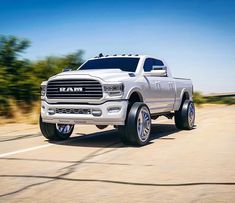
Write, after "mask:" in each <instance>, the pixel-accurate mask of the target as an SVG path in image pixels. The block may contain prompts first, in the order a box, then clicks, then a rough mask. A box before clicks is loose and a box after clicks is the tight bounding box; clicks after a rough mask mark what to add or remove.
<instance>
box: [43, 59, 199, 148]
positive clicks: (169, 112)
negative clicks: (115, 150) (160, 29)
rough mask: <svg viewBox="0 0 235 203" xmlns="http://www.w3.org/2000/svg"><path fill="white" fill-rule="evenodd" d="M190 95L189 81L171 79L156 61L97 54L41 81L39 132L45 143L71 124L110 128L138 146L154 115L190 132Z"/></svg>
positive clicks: (144, 141) (66, 131)
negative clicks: (73, 67)
mask: <svg viewBox="0 0 235 203" xmlns="http://www.w3.org/2000/svg"><path fill="white" fill-rule="evenodd" d="M192 92H193V86H192V82H191V80H190V79H184V78H173V77H172V74H171V70H170V68H169V67H168V66H167V64H166V63H165V62H164V61H163V60H161V59H158V58H155V57H151V56H147V55H112V56H103V55H99V56H98V57H94V58H91V59H89V60H88V61H86V62H85V63H83V64H82V65H81V66H80V67H79V68H78V69H77V70H73V71H72V70H67V71H65V72H62V73H59V74H57V75H55V76H52V77H51V78H49V79H48V81H44V82H42V84H41V114H40V129H41V132H42V134H43V135H44V136H45V137H46V138H47V139H49V140H64V139H68V138H69V137H70V135H71V134H72V132H73V129H74V125H75V124H82V125H84V124H89V125H96V126H97V127H98V128H100V129H103V128H105V127H106V126H108V125H113V126H115V128H117V129H118V131H119V134H120V138H121V140H122V142H123V143H125V144H131V145H139V146H142V145H145V144H147V143H148V142H149V140H150V133H151V120H152V119H157V118H158V117H159V116H166V117H167V118H173V117H174V119H175V124H176V127H177V128H179V129H185V130H190V129H192V128H193V126H194V121H195V108H194V103H193V97H192Z"/></svg>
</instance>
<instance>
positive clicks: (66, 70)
mask: <svg viewBox="0 0 235 203" xmlns="http://www.w3.org/2000/svg"><path fill="white" fill-rule="evenodd" d="M68 71H72V68H64V69H62V72H68Z"/></svg>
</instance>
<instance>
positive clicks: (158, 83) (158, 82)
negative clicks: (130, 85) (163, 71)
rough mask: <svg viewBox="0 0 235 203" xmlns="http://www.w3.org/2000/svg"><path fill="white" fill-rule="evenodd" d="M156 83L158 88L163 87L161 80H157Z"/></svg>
mask: <svg viewBox="0 0 235 203" xmlns="http://www.w3.org/2000/svg"><path fill="white" fill-rule="evenodd" d="M155 85H156V87H157V89H161V84H160V81H156V82H155Z"/></svg>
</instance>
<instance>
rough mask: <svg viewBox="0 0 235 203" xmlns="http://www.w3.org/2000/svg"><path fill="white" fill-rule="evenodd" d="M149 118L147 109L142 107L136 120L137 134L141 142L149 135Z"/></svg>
mask: <svg viewBox="0 0 235 203" xmlns="http://www.w3.org/2000/svg"><path fill="white" fill-rule="evenodd" d="M150 130H151V117H150V113H149V110H148V109H147V107H145V106H144V107H142V108H141V109H140V111H139V115H138V118H137V133H138V137H139V139H140V140H141V142H145V141H146V140H147V139H148V138H149V135H150Z"/></svg>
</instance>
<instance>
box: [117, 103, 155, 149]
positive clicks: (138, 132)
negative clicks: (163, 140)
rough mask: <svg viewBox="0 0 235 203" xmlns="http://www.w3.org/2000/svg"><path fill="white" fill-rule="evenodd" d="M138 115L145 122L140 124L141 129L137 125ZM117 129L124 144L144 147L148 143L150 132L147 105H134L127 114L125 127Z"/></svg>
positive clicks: (138, 122)
mask: <svg viewBox="0 0 235 203" xmlns="http://www.w3.org/2000/svg"><path fill="white" fill-rule="evenodd" d="M140 113H141V114H142V119H144V122H146V123H143V124H142V127H141V128H140V125H139V124H140V121H139V119H140V118H141V115H140ZM143 116H144V117H145V118H143ZM145 119H146V120H145ZM118 129H119V132H120V137H121V140H122V142H123V143H124V144H131V145H135V146H143V145H146V144H147V143H148V142H149V139H150V132H151V116H150V111H149V109H148V107H147V105H146V104H144V103H141V102H136V103H134V104H133V105H132V106H131V108H130V110H129V112H128V114H127V118H126V124H125V126H119V128H118Z"/></svg>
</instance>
